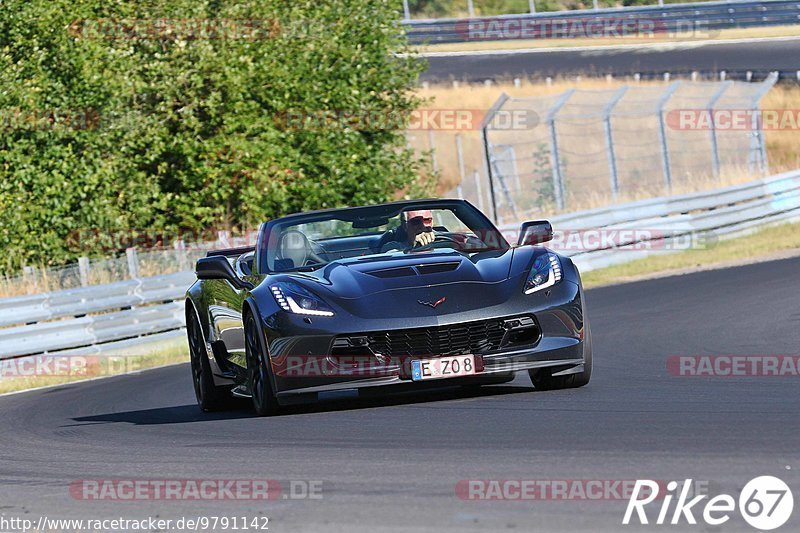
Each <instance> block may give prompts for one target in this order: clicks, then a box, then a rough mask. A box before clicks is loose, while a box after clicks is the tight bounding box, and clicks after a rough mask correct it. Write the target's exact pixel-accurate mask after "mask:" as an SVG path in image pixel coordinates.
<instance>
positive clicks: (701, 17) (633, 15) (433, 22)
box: [403, 0, 800, 44]
mask: <svg viewBox="0 0 800 533" xmlns="http://www.w3.org/2000/svg"><path fill="white" fill-rule="evenodd" d="M592 20H606V21H608V20H617V21H625V22H635V21H647V22H657V29H658V30H660V31H669V32H676V31H680V30H684V31H685V30H686V28H687V25H689V26H692V27H693V28H696V31H703V32H710V31H713V30H720V29H726V28H748V27H758V26H776V25H789V24H800V4H798V2H797V0H764V1H761V2H751V1H733V2H704V3H688V4H671V5H667V6H635V7H620V8H609V9H598V10H573V11H557V12H550V13H535V14H521V15H499V16H495V17H477V18H464V19H419V20H410V21H408V20H407V21H403V24H404V25H405V26H406V32H407V34H408V38H409V41H410V42H411V43H412V44H424V43H431V44H434V43H457V42H466V41H470V40H479V41H489V40H511V38H512V37H514V33H513V32H514V31H515V30H518V29H519V28H524V27H533V26H535V25H537V24H542V25H548V24H553V25H555V24H556V23H558V21H579V22H582V23H584V24H586V23H587V22H589V21H592ZM486 21H491V24H484V22H486ZM476 27H477V28H481V31H479V32H478V35H476V36H474V37H471V36H470V28H476ZM492 28H495V29H494V30H492ZM484 29H485V30H486V31H484ZM519 38H523V39H524V38H525V36H524V34H521V35H520V37H519ZM528 38H530V37H528Z"/></svg>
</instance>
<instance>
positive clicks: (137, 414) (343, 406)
mask: <svg viewBox="0 0 800 533" xmlns="http://www.w3.org/2000/svg"><path fill="white" fill-rule="evenodd" d="M530 392H533V388H532V387H519V386H512V385H491V386H485V387H482V388H480V389H478V390H470V389H464V388H460V387H455V388H453V387H451V388H447V389H435V390H422V391H420V390H416V391H403V392H384V393H383V395H381V396H374V397H363V396H362V397H358V398H347V399H322V400H320V401H319V402H316V403H310V404H304V405H291V406H286V407H283V408H281V411H280V413H279V414H278V415H276V416H280V417H285V416H296V415H304V414H313V413H324V412H329V411H349V410H355V409H368V408H377V407H390V406H395V405H413V404H422V403H428V402H437V401H447V400H459V399H468V398H482V397H492V396H504V395H507V394H520V393H530ZM253 416H254V415H253V412H252V410H251V408H250V401H249V400H236V401H235V402H234V403H233V404H232V406H231V410H229V411H220V412H214V413H203V412H202V411H200V408H199V407H198V406H197V405H196V404H190V405H180V406H175V407H158V408H155V409H140V410H138V411H121V412H118V413H105V414H99V415H91V416H81V417H76V418H73V419H72V420H74V421H75V422H79V423H78V424H70V425H71V426H75V425H78V426H80V425H94V424H102V423H114V422H126V423H129V424H135V425H161V424H185V423H189V422H208V421H214V420H232V419H238V418H250V417H253Z"/></svg>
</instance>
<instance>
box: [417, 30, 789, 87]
mask: <svg viewBox="0 0 800 533" xmlns="http://www.w3.org/2000/svg"><path fill="white" fill-rule="evenodd" d="M798 58H800V38H796V39H770V40H753V41H744V42H727V43H726V42H723V43H715V42H713V41H707V42H692V43H677V44H667V43H665V44H660V45H646V46H615V47H597V48H591V49H578V50H570V49H540V50H536V51H525V50H514V51H511V52H498V53H483V52H482V53H474V54H461V55H459V54H455V55H436V54H432V55H431V56H430V57H427V60H428V62H429V67H428V70H427V71H426V72H425V73H424V74H423V75H422V77H421V79H422V80H423V81H431V82H432V81H442V80H449V79H456V80H467V81H482V80H485V79H496V78H505V77H507V78H510V77H535V78H541V77H544V76H559V75H568V74H582V75H605V74H614V75H632V74H635V73H637V72H639V73H649V74H658V75H660V74H661V73H664V72H671V73H673V74H680V73H689V72H692V71H700V72H704V73H712V72H713V73H716V72H719V71H721V70H726V71H728V72H732V73H740V74H744V73H745V72H746V71H748V70H750V71H753V72H755V73H757V75H758V78H760V77H763V76H764V75H765V74H766V73H768V72H771V71H774V70H777V71H780V72H782V73H784V74H785V75H786V76H788V77H794V76H795V75H796V72H797V70H800V62H798Z"/></svg>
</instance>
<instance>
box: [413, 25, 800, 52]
mask: <svg viewBox="0 0 800 533" xmlns="http://www.w3.org/2000/svg"><path fill="white" fill-rule="evenodd" d="M797 33H798V31H797V26H768V27H763V28H730V29H724V30H713V31H703V32H696V33H694V34H687V33H683V34H681V33H678V34H675V35H667V34H660V33H657V34H655V35H653V36H645V37H635V36H632V37H605V38H574V39H507V40H502V41H483V42H481V41H471V42H466V43H445V44H431V45H427V46H419V47H418V48H417V50H418V51H419V52H423V53H424V52H463V51H480V50H519V49H535V48H574V47H579V46H580V47H585V46H613V45H623V46H625V45H634V46H635V45H641V44H656V43H685V42H698V41H717V40H723V39H751V38H769V37H796V36H797Z"/></svg>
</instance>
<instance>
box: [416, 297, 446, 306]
mask: <svg viewBox="0 0 800 533" xmlns="http://www.w3.org/2000/svg"><path fill="white" fill-rule="evenodd" d="M445 300H447V296H442V297H441V298H439V299H438V300H436V301H435V302H425V301H423V300H417V303H418V304H422V305H427V306H428V307H430V308H431V309H436V306H437V305H439V304H443V303H444V302H445Z"/></svg>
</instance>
